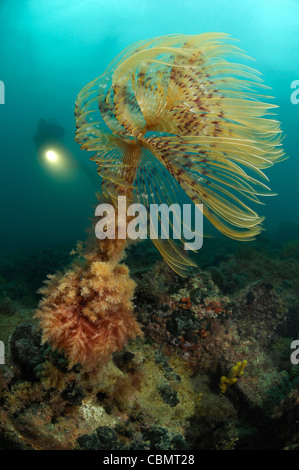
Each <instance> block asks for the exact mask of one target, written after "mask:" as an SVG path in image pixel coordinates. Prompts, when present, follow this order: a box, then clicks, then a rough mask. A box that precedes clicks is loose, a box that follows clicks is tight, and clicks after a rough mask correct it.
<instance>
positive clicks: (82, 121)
mask: <svg viewBox="0 0 299 470" xmlns="http://www.w3.org/2000/svg"><path fill="white" fill-rule="evenodd" d="M226 57H232V58H240V57H241V58H242V60H243V59H244V57H245V56H244V55H243V53H242V52H241V51H240V50H239V49H238V48H237V47H236V46H235V45H232V44H231V43H230V41H229V40H228V37H227V36H226V35H225V34H219V33H205V34H200V35H196V36H185V35H172V36H165V37H161V38H155V39H152V40H149V41H140V42H138V43H136V44H133V45H132V46H130V47H128V48H127V49H125V50H124V51H123V52H122V53H121V54H120V55H119V56H117V57H116V58H115V59H114V60H113V62H112V63H111V64H110V65H109V67H108V68H107V69H106V71H105V72H104V74H103V75H101V76H100V77H98V78H97V79H95V80H94V81H92V82H91V83H89V84H88V85H86V86H85V87H84V88H83V90H82V91H81V92H80V93H79V95H78V97H77V101H76V110H75V116H76V125H77V133H76V141H77V142H79V143H80V144H81V145H82V148H83V149H86V150H90V151H94V152H96V154H95V156H93V157H92V158H91V160H94V161H95V162H96V163H97V166H98V173H99V174H100V175H101V176H102V178H103V182H102V187H103V192H104V194H105V195H106V196H107V197H110V198H112V200H114V201H115V200H116V198H117V195H118V194H119V193H120V191H121V190H122V191H124V190H128V189H129V188H130V189H131V192H132V198H133V199H134V201H136V202H139V203H142V204H143V205H144V206H145V207H147V208H149V206H150V204H161V203H162V202H163V203H166V204H168V205H169V206H170V205H171V204H172V203H173V202H176V199H177V193H178V191H179V190H180V189H183V191H184V192H185V193H186V195H187V196H188V197H189V198H190V199H191V201H193V202H194V203H197V204H203V207H204V214H205V216H206V217H207V219H209V221H210V222H211V223H212V224H213V225H214V226H215V227H216V228H217V229H218V230H220V231H221V232H222V233H224V234H225V235H226V236H228V237H231V238H233V239H236V240H252V239H254V237H255V236H256V235H257V234H258V233H259V232H260V231H261V229H262V228H261V222H262V221H263V218H262V217H260V216H259V215H258V214H257V213H256V212H255V211H254V210H252V209H251V208H250V207H248V206H247V203H246V200H249V201H252V202H255V203H257V202H259V199H258V196H260V195H268V194H271V193H270V190H269V188H268V187H267V186H266V184H265V181H267V178H266V176H265V175H264V173H263V172H262V170H263V169H265V168H267V167H269V166H271V165H273V163H275V162H277V161H280V160H282V159H283V157H284V153H283V150H282V148H281V131H280V127H279V123H278V122H277V121H276V120H274V119H271V118H269V117H268V115H269V114H270V112H269V110H270V109H271V108H274V107H275V106H274V105H272V104H267V103H266V102H264V100H267V99H268V98H270V97H269V96H263V95H262V94H261V92H262V91H263V90H264V89H265V88H267V87H265V86H264V85H263V84H262V83H261V79H260V77H259V73H258V72H256V71H255V70H253V69H252V68H250V67H248V66H247V65H243V64H239V63H235V62H233V61H228V60H226ZM153 243H155V245H156V247H157V248H158V249H159V251H160V252H161V254H162V255H163V257H164V258H165V260H166V261H167V263H168V264H169V265H170V266H171V267H172V268H173V269H174V270H175V271H177V272H178V273H180V274H182V275H183V274H184V271H185V270H186V268H187V267H188V265H191V264H192V262H191V261H190V260H189V259H188V258H187V257H186V255H185V254H184V252H183V251H182V250H180V248H181V247H179V246H178V245H177V244H176V243H174V242H173V240H153Z"/></svg>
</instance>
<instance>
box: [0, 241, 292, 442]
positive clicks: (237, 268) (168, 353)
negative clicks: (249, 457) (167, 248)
mask: <svg viewBox="0 0 299 470" xmlns="http://www.w3.org/2000/svg"><path fill="white" fill-rule="evenodd" d="M296 246H297V245H296V244H295V243H294V244H292V245H290V246H285V247H283V248H279V249H278V248H270V247H267V246H261V245H258V244H252V245H246V247H245V248H239V246H238V247H237V249H229V250H228V249H226V250H225V255H224V254H223V251H222V250H223V247H220V246H218V247H216V249H215V246H214V245H211V249H210V258H209V256H208V255H207V256H206V258H203V260H202V264H201V266H200V268H198V269H194V270H193V271H190V273H189V277H188V278H185V279H183V278H181V277H179V276H178V275H177V274H175V273H174V272H173V271H171V270H170V269H169V268H168V267H167V265H166V264H165V263H164V262H163V261H156V260H155V259H154V258H152V257H151V253H150V251H148V252H146V250H151V248H149V247H148V246H147V245H146V244H145V245H144V246H143V244H140V245H137V246H134V251H131V250H130V249H129V250H128V253H127V258H126V260H125V261H126V263H127V264H128V266H129V268H130V271H131V277H133V279H134V281H133V280H128V275H127V272H128V271H127V268H125V267H123V268H122V267H121V266H122V264H119V265H117V266H118V267H117V273H116V274H117V275H114V276H110V274H109V276H110V280H112V279H113V282H112V281H111V283H110V290H111V292H112V293H113V295H114V292H118V293H119V292H120V288H121V279H122V276H123V277H124V283H127V284H128V289H127V290H126V292H127V293H128V296H127V309H128V312H129V313H128V321H129V322H132V324H133V325H134V328H136V331H134V335H133V334H132V335H131V340H130V341H129V342H128V343H127V344H126V345H124V347H122V346H123V343H122V341H120V343H119V347H117V350H116V351H115V352H114V353H113V355H112V350H110V349H109V351H108V353H109V354H108V355H109V357H110V356H111V355H112V359H111V360H110V361H109V362H108V360H107V361H106V365H105V367H103V368H102V369H101V370H100V371H98V373H97V374H96V375H95V374H94V371H90V370H88V369H86V367H84V361H83V366H82V363H81V364H80V357H79V356H75V359H76V358H77V359H79V360H78V362H76V360H75V359H74V360H72V361H71V363H70V361H69V358H68V356H67V354H65V353H64V352H63V350H62V349H61V350H57V349H59V348H55V347H53V344H52V345H51V342H48V341H47V340H46V339H47V338H46V339H45V338H44V341H42V332H41V330H40V328H39V323H38V322H37V320H36V318H34V311H35V308H34V307H35V305H34V298H35V297H34V295H35V294H32V296H30V295H29V293H28V292H27V295H24V293H23V292H22V296H20V297H19V298H18V296H17V295H16V291H17V289H16V286H12V287H11V290H10V292H11V293H12V295H11V296H10V292H5V295H3V297H2V300H1V309H0V315H1V318H0V321H1V326H2V331H3V335H2V338H3V340H4V342H5V346H6V364H5V365H2V366H0V374H1V375H0V402H1V408H0V432H1V445H2V447H3V448H13V449H105V450H116V449H119V450H135V449H136V450H138V449H148V450H152V449H153V450H154V449H162V450H184V449H186V450H188V449H190V450H191V449H192V450H194V449H198V450H203V449H212V450H221V449H298V448H299V431H298V426H297V423H298V419H299V406H298V404H299V366H298V365H294V364H292V363H291V361H290V354H291V349H290V344H291V342H292V340H294V339H297V337H298V332H299V323H298V322H299V320H298V317H299V316H298V311H299V301H298V292H299V270H298V259H299V257H298V256H297V253H298V250H297V248H296ZM296 250H297V251H296ZM133 253H134V255H133ZM138 253H140V259H139V258H138ZM144 253H146V255H145V254H144ZM142 259H146V260H148V261H147V264H146V265H145V263H143V262H142ZM41 260H42V256H41ZM149 260H152V262H150V261H149ZM41 262H43V261H41ZM93 263H94V261H93ZM91 266H92V264H91ZM93 268H94V270H96V268H98V269H100V268H99V266H98V265H97V266H95V265H94V266H93ZM101 268H102V267H101ZM67 269H68V268H67V267H66V268H65V271H64V272H62V273H61V274H60V275H59V279H60V284H61V280H65V284H68V285H69V286H70V285H72V286H73V287H74V284H75V283H78V282H81V283H82V282H83V281H84V277H83V276H82V273H81V277H80V269H81V267H80V265H77V267H76V269H75V271H76V276H75V277H74V278H70V276H69V275H68V274H67V273H68V270H67ZM111 269H112V268H111ZM113 269H114V268H113ZM100 271H101V276H104V275H105V272H104V271H103V270H102V269H101V270H100ZM73 272H74V271H73ZM90 272H91V274H90V275H91V276H92V275H94V274H92V272H93V273H94V271H92V269H91V270H90ZM0 273H1V266H0ZM18 282H19V281H18ZM51 282H54V281H51V280H50V284H48V287H47V288H46V289H51ZM55 282H56V281H55ZM11 283H12V281H11ZM49 285H50V287H49ZM94 285H95V284H94ZM134 286H135V292H134V294H133V288H134ZM23 288H24V286H23ZM108 290H109V289H108ZM63 295H65V299H66V298H67V296H68V293H67V291H65V292H64V294H63ZM86 295H87V297H88V296H89V297H88V302H87V303H85V304H84V305H85V307H86V305H87V307H88V314H90V312H94V311H97V310H96V309H97V306H98V305H99V304H103V301H102V300H101V297H100V296H98V297H96V296H95V295H94V294H93V293H90V291H88V292H87V291H86ZM115 295H116V294H115ZM133 295H134V296H133ZM131 296H133V298H132V299H130V298H129V297H131ZM48 298H49V296H48ZM28 299H30V300H28ZM41 302H43V300H42V301H41ZM55 302H57V299H54V304H55ZM130 302H132V308H133V307H134V312H135V316H136V320H132V317H131V313H130V312H131V303H130ZM40 305H41V304H40ZM43 306H44V307H47V305H45V303H44V304H43V303H42V307H43ZM90 307H92V309H91V308H90ZM39 308H41V306H40V307H39ZM120 311H121V306H120V305H119V304H117V303H116V304H115V315H116V316H117V322H119V321H120V320H119V318H118V315H119V312H120ZM135 322H136V323H135ZM137 322H138V327H137V326H136V327H135V325H137ZM136 335H137V336H136ZM127 337H128V338H130V335H129V334H128V335H127ZM105 340H106V341H107V343H109V332H108V330H107V331H106V333H105V335H104V336H103V337H101V344H102V345H103V342H104V341H105ZM92 344H93V343H92V342H91V345H92ZM96 344H98V343H96ZM124 344H125V343H124ZM54 346H55V344H54ZM101 354H103V353H102V352H101ZM72 359H73V358H72ZM81 362H82V361H81Z"/></svg>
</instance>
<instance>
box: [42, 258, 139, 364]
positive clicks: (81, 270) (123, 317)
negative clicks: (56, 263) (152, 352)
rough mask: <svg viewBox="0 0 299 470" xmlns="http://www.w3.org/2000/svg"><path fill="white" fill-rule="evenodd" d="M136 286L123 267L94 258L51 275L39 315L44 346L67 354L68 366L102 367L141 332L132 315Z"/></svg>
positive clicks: (45, 288) (126, 269)
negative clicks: (50, 346)
mask: <svg viewBox="0 0 299 470" xmlns="http://www.w3.org/2000/svg"><path fill="white" fill-rule="evenodd" d="M134 288H135V283H134V281H132V280H131V279H130V278H129V270H128V268H127V267H126V266H125V265H122V264H116V263H115V262H110V261H105V262H103V261H97V260H96V259H94V260H90V259H89V261H88V263H87V264H86V265H84V266H76V267H74V268H73V269H70V270H68V271H67V272H66V273H65V274H63V275H62V274H59V275H54V276H49V280H48V281H47V282H46V286H45V287H44V288H42V289H41V292H42V293H43V294H44V298H43V299H42V300H41V302H40V305H39V308H38V311H37V312H36V317H37V318H38V319H39V320H40V324H41V329H42V341H43V343H45V342H49V343H50V344H51V345H52V346H53V347H54V348H55V349H57V350H58V351H60V352H62V351H63V352H64V353H65V355H66V356H67V358H68V361H69V367H72V366H73V365H75V364H76V363H80V364H81V365H82V366H83V367H84V370H85V371H94V370H97V369H99V368H101V367H102V365H104V364H105V363H107V362H108V361H109V360H110V359H111V357H112V354H113V352H115V351H118V350H120V349H121V348H122V347H123V346H124V345H125V344H126V343H127V341H128V339H130V338H133V337H135V336H136V335H138V334H141V331H140V328H139V326H138V323H137V322H136V320H135V318H134V315H133V305H132V301H131V299H132V297H133V293H134Z"/></svg>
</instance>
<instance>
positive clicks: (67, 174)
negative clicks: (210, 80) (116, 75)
mask: <svg viewBox="0 0 299 470" xmlns="http://www.w3.org/2000/svg"><path fill="white" fill-rule="evenodd" d="M298 14H299V3H298V2H297V1H295V0H271V1H270V0H249V1H247V2H240V1H237V0H227V1H226V0H213V1H208V0H207V1H205V0H203V1H197V0H194V1H191V0H185V1H178V0H169V1H167V0H158V1H156V0H148V1H134V0H132V1H130V2H128V1H124V0H117V1H116V0H111V1H109V2H106V1H102V0H97V1H95V0H94V1H92V0H86V1H78V0H74V1H73V2H71V3H70V2H68V1H63V0H53V1H52V2H50V3H49V2H46V1H37V0H31V1H29V0H25V1H23V2H19V1H8V0H7V1H5V0H4V1H3V0H2V2H1V4H0V19H1V30H0V59H1V62H0V80H1V81H2V82H3V83H4V85H5V104H3V105H0V120H1V128H0V136H1V160H0V161H1V177H2V184H1V200H2V206H3V207H2V228H1V245H0V246H1V250H2V251H4V252H12V253H15V252H18V253H31V252H35V251H37V250H39V249H45V248H52V247H61V246H64V245H65V244H66V245H69V244H70V245H71V244H72V243H74V241H75V240H76V239H78V238H80V237H82V234H83V230H84V229H85V227H86V226H88V224H89V222H88V217H90V216H92V213H93V208H92V205H93V204H94V193H95V191H96V190H97V189H98V187H99V186H98V180H97V174H96V168H95V164H94V163H92V162H89V160H88V158H89V155H88V154H87V153H85V152H83V151H81V150H80V149H79V146H78V145H77V144H76V143H75V142H74V133H75V123H74V117H73V113H74V102H75V98H76V95H77V93H78V92H79V91H80V90H81V88H82V87H83V86H84V85H85V84H86V83H88V82H89V81H91V80H92V79H94V78H96V77H97V76H99V75H100V74H101V73H102V72H103V71H104V70H105V68H106V66H107V65H108V64H109V63H110V62H111V60H112V59H113V58H114V57H115V56H116V55H117V54H118V53H119V52H120V51H121V50H123V49H124V48H125V47H126V46H128V45H130V44H131V43H134V42H135V41H138V40H141V39H148V38H151V37H155V36H162V35H166V34H172V33H184V34H198V33H202V32H207V31H210V32H225V33H228V34H229V35H231V36H232V37H234V38H237V39H238V40H239V41H240V42H239V46H240V47H241V48H242V49H243V50H244V51H246V53H247V54H248V55H249V56H251V57H253V58H255V60H256V62H255V63H253V66H254V67H255V68H257V69H258V70H259V71H260V72H262V74H263V77H264V80H265V83H266V84H267V85H269V86H270V87H272V89H273V90H272V93H271V94H272V95H273V96H274V97H275V98H276V100H275V103H276V104H277V105H279V108H278V111H277V113H278V119H279V120H280V121H281V123H282V129H283V132H284V134H285V140H284V148H285V151H286V153H287V154H288V155H289V157H290V158H289V159H288V160H287V161H285V162H283V163H280V164H277V165H275V166H274V167H273V168H270V169H269V170H267V175H268V176H269V178H270V180H271V184H270V186H271V188H272V190H273V191H274V192H275V193H278V196H276V197H270V198H264V200H263V201H264V202H266V205H265V206H261V208H260V209H259V212H260V213H261V214H264V215H265V216H266V222H265V226H266V228H267V229H268V233H267V235H268V236H272V235H274V234H276V233H277V230H278V228H279V227H281V224H282V223H287V224H291V225H296V224H297V213H298V182H297V179H298V177H297V175H298V169H299V166H298V165H299V164H298V160H297V144H298V132H297V129H298V117H299V105H295V104H292V103H291V100H290V97H291V93H292V91H294V90H292V89H291V83H292V82H293V81H294V80H297V79H299V76H298V67H297V66H298V55H299V41H298V35H297V33H298V31H297V26H298ZM42 118H43V119H45V120H52V121H53V122H55V121H56V123H57V124H58V125H59V126H61V127H63V129H64V131H65V135H64V145H65V146H66V147H67V149H68V151H69V152H70V158H71V159H72V162H73V164H72V165H70V167H69V169H68V171H64V172H61V173H60V172H53V171H52V170H51V168H50V167H49V166H45V165H43V164H42V163H41V162H40V161H39V159H38V155H37V151H36V146H35V142H34V140H33V137H34V135H36V132H37V126H38V122H39V121H40V119H42ZM74 162H75V163H74ZM295 231H296V229H295ZM280 233H281V230H280ZM284 233H285V231H284ZM285 234H286V233H285ZM286 235H287V234H286Z"/></svg>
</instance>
